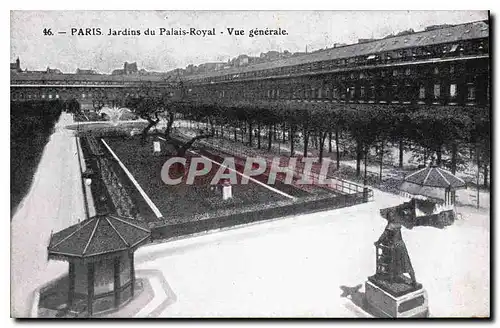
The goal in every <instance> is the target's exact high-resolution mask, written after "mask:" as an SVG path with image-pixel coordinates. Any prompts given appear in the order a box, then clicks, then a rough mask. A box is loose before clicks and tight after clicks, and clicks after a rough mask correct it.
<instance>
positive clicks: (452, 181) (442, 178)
mask: <svg viewBox="0 0 500 328" xmlns="http://www.w3.org/2000/svg"><path fill="white" fill-rule="evenodd" d="M404 181H405V182H409V183H414V184H417V185H419V186H422V187H434V188H451V189H459V188H464V187H465V181H464V180H462V179H460V178H458V177H456V176H454V175H453V173H451V172H450V171H447V170H444V169H442V168H440V167H435V166H430V167H426V168H423V169H420V170H418V171H416V172H413V173H410V174H409V175H407V176H406V177H405V179H404Z"/></svg>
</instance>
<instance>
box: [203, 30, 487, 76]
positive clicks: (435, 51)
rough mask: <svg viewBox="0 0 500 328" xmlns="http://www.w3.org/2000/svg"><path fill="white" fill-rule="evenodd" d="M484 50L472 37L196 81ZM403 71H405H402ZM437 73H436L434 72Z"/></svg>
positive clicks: (371, 63) (439, 56) (445, 55)
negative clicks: (458, 41) (433, 44)
mask: <svg viewBox="0 0 500 328" xmlns="http://www.w3.org/2000/svg"><path fill="white" fill-rule="evenodd" d="M487 52H488V43H487V42H486V41H485V40H484V41H483V40H481V41H478V40H474V41H471V42H467V43H465V42H464V43H463V44H460V43H452V44H445V45H437V46H432V47H419V48H408V49H402V50H396V51H390V52H386V53H380V54H371V55H368V56H357V57H351V58H343V59H336V60H326V61H318V62H313V63H307V64H302V65H295V66H284V67H278V68H270V69H266V70H259V71H251V72H241V73H233V74H226V75H223V76H218V77H205V78H202V79H200V80H199V82H202V83H215V82H222V81H230V80H234V79H244V78H257V77H267V76H276V75H286V74H298V73H305V72H311V71H318V70H330V69H335V68H343V67H350V66H360V65H374V64H377V63H378V64H380V63H393V62H397V61H408V60H416V59H422V58H446V57H450V56H451V57H454V56H462V55H479V54H483V53H487ZM405 74H406V72H405ZM436 74H438V73H436Z"/></svg>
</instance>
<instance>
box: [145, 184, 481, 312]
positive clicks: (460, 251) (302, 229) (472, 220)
mask: <svg viewBox="0 0 500 328" xmlns="http://www.w3.org/2000/svg"><path fill="white" fill-rule="evenodd" d="M402 201H403V199H402V198H400V197H399V196H396V195H392V194H388V193H383V192H380V191H378V190H375V201H374V202H370V203H366V204H362V205H357V206H353V207H348V208H343V209H338V210H332V211H325V212H320V213H314V214H308V215H301V216H295V217H288V218H284V219H278V220H273V221H268V222H262V223H258V224H252V225H248V226H245V227H242V228H237V229H232V230H226V231H220V232H216V233H210V234H206V235H201V236H197V237H191V238H186V239H181V240H177V241H172V242H168V243H164V244H158V245H151V246H145V247H142V248H140V249H139V250H138V251H137V252H136V268H137V269H138V270H144V269H153V270H161V271H162V272H163V275H164V277H165V279H166V281H167V282H168V285H169V286H170V288H171V289H172V291H173V293H175V295H177V300H176V301H175V302H174V303H173V304H171V305H169V306H167V308H165V310H164V311H162V312H161V313H158V316H160V317H234V316H237V317H248V316H256V317H283V316H284V317H290V316H292V317H364V316H366V313H364V312H363V311H362V310H360V309H359V307H357V306H356V305H355V304H354V303H353V300H352V299H351V297H352V298H353V299H354V298H356V299H360V298H361V297H362V293H363V292H364V282H365V281H366V278H367V277H368V276H369V275H372V274H373V273H374V272H375V248H374V246H373V242H374V241H376V240H377V239H378V237H379V236H380V234H381V233H382V231H383V230H384V227H385V225H386V223H387V221H385V220H384V219H382V218H381V217H380V215H379V209H380V208H385V207H388V206H394V205H396V204H400V203H401V202H402ZM402 233H403V238H404V240H405V242H406V245H407V248H408V251H409V254H410V258H411V260H412V263H413V267H414V269H415V272H416V277H417V280H418V281H419V282H421V283H422V284H423V285H424V287H425V288H426V290H427V292H428V294H429V306H430V311H431V316H434V317H447V316H466V317H469V316H487V315H488V314H489V304H490V301H489V291H490V278H489V266H490V258H489V244H490V241H489V216H488V213H487V212H486V213H485V212H474V211H470V212H467V213H465V214H464V217H463V219H462V220H460V221H457V222H456V223H455V224H454V225H453V226H450V227H447V228H445V229H437V228H431V227H416V228H414V229H412V230H408V229H405V228H403V231H402ZM360 284H361V286H359V285H360ZM358 287H360V288H358ZM343 290H353V291H354V290H357V291H356V292H355V293H354V294H353V295H349V296H348V295H345V294H344V293H343ZM341 295H344V296H341ZM346 296H347V297H346Z"/></svg>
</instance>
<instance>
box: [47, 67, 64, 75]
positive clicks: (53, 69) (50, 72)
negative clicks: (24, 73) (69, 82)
mask: <svg viewBox="0 0 500 328" xmlns="http://www.w3.org/2000/svg"><path fill="white" fill-rule="evenodd" d="M45 73H47V74H62V72H61V70H60V69H57V68H50V67H47V70H46V71H45Z"/></svg>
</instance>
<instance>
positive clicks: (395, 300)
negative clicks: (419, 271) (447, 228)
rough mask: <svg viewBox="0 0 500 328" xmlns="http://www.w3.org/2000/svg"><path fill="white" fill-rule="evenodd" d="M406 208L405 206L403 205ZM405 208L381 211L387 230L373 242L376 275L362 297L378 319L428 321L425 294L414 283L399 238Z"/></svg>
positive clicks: (401, 237) (408, 259) (367, 283)
mask: <svg viewBox="0 0 500 328" xmlns="http://www.w3.org/2000/svg"><path fill="white" fill-rule="evenodd" d="M403 205H406V204H403ZM409 211H410V209H409V207H408V206H401V205H400V206H395V207H392V208H387V209H382V210H380V213H381V215H382V216H383V217H384V218H385V219H387V221H388V222H387V226H386V227H385V229H384V232H382V235H381V236H380V237H379V239H378V240H377V241H376V242H375V259H376V272H375V274H374V275H373V276H370V277H368V281H367V282H366V284H365V297H366V303H367V305H368V307H369V308H370V309H371V310H372V312H374V313H375V314H376V315H377V316H380V317H390V318H398V317H427V316H428V314H429V309H428V305H427V303H428V302H427V292H426V291H425V289H424V288H423V287H422V284H419V283H418V282H417V279H416V277H415V271H414V270H413V266H412V264H411V260H410V256H409V254H408V250H407V249H406V245H405V243H404V241H403V236H402V234H401V227H402V222H403V220H404V219H405V217H407V216H408V215H409V214H410V213H409Z"/></svg>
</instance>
